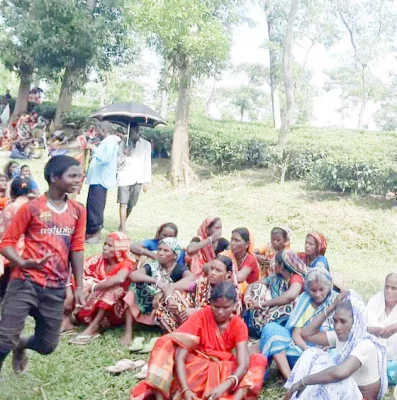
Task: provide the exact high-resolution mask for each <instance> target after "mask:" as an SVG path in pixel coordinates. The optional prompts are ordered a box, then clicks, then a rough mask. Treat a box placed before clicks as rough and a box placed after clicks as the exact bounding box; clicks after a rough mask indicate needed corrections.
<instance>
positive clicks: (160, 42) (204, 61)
mask: <svg viewBox="0 0 397 400" xmlns="http://www.w3.org/2000/svg"><path fill="white" fill-rule="evenodd" d="M239 5H240V4H239V0H226V1H224V0H223V1H222V0H208V1H205V2H204V1H199V0H167V1H157V0H138V1H137V2H136V3H135V4H133V5H131V15H132V17H133V18H134V24H135V26H139V27H140V29H141V30H142V31H144V32H147V33H148V36H149V43H150V44H151V45H152V46H153V47H154V48H155V49H156V50H157V52H158V53H159V54H160V55H161V56H162V58H163V59H164V60H166V61H167V62H169V64H170V65H171V66H172V67H173V68H175V71H176V75H177V81H178V101H177V108H176V116H175V129H174V135H173V141H172V149H171V175H170V178H171V182H172V183H173V185H180V184H189V181H190V179H191V176H192V170H191V166H190V155H189V134H188V125H189V109H190V100H191V99H190V96H191V88H192V84H193V80H194V79H195V78H196V77H199V76H201V75H206V76H210V75H213V74H214V73H215V72H219V71H220V69H221V68H223V67H224V65H225V61H226V59H227V57H228V54H229V49H230V34H229V28H230V26H231V25H232V24H233V23H234V22H235V21H237V20H238V18H239V15H240V14H239V12H238V11H240V10H239Z"/></svg>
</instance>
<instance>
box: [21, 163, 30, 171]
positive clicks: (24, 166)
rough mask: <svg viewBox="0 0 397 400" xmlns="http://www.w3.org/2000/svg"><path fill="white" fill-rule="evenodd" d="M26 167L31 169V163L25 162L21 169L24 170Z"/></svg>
mask: <svg viewBox="0 0 397 400" xmlns="http://www.w3.org/2000/svg"><path fill="white" fill-rule="evenodd" d="M24 168H29V169H30V167H29V165H28V164H24V165H22V167H21V171H22V170H23V169H24Z"/></svg>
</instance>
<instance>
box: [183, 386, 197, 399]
mask: <svg viewBox="0 0 397 400" xmlns="http://www.w3.org/2000/svg"><path fill="white" fill-rule="evenodd" d="M186 392H193V393H196V392H195V391H194V390H193V389H190V388H187V389H184V390H182V392H181V396H182V397H185V393H186Z"/></svg>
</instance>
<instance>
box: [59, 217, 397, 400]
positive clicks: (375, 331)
mask: <svg viewBox="0 0 397 400" xmlns="http://www.w3.org/2000/svg"><path fill="white" fill-rule="evenodd" d="M290 234H291V233H290V231H289V230H288V229H287V228H285V227H275V228H274V229H273V230H272V231H271V240H270V243H269V244H268V245H266V246H263V248H258V249H255V248H254V243H253V240H252V236H251V234H250V232H249V230H248V229H247V228H237V229H235V230H233V232H232V236H231V240H230V242H229V241H228V240H227V239H225V238H223V237H222V222H221V219H220V218H207V219H206V220H205V221H204V222H203V224H202V225H201V226H200V228H199V229H198V232H197V236H196V237H194V238H193V239H192V240H191V243H190V244H189V245H188V246H187V247H186V249H184V250H183V249H182V248H181V246H180V244H179V242H178V239H177V236H178V229H177V227H176V225H175V224H173V223H166V224H164V225H162V226H160V227H159V228H158V230H157V232H156V234H155V237H154V239H149V240H144V241H143V242H142V243H135V244H130V241H129V239H128V237H127V236H126V235H125V234H124V233H121V232H114V233H111V234H109V235H108V236H107V238H106V240H105V243H104V247H103V251H102V254H101V255H97V256H93V257H90V258H88V259H87V260H86V263H85V274H84V292H85V293H86V304H85V306H83V307H82V308H80V309H79V310H78V311H77V312H75V311H74V310H75V307H74V299H73V290H74V282H73V281H71V282H70V283H69V284H68V288H67V298H66V301H65V319H64V323H63V327H62V330H63V332H65V333H68V332H71V331H73V330H74V328H75V326H76V325H77V324H84V325H86V328H85V330H84V331H83V332H82V333H80V334H78V335H77V336H75V337H74V338H73V339H71V340H70V342H71V343H73V344H76V345H81V344H82V345H86V344H88V343H90V342H91V341H92V340H93V339H95V338H97V337H99V335H100V333H101V332H102V331H103V330H104V329H106V328H108V327H110V326H118V325H123V324H124V333H123V335H122V338H121V343H122V344H123V345H127V346H131V347H130V349H131V350H134V351H139V350H143V349H146V351H147V352H150V351H151V356H150V360H149V365H148V372H147V375H146V380H145V381H144V382H142V383H141V384H140V385H138V386H137V387H136V388H134V389H133V390H132V392H131V399H132V400H137V399H145V398H148V399H149V398H155V399H170V398H175V399H176V398H185V399H197V398H205V399H227V398H235V399H250V398H253V399H256V398H258V396H259V393H260V391H261V388H262V385H263V384H264V381H266V379H269V373H268V372H269V367H270V365H271V363H272V361H273V360H274V362H275V365H276V366H277V368H278V369H279V371H280V373H281V374H282V376H283V378H284V379H285V380H286V385H285V387H286V388H287V389H289V391H288V393H287V394H286V396H285V399H295V398H298V397H299V398H300V399H306V398H307V399H309V398H322V399H352V400H356V399H366V400H375V399H381V398H382V397H383V396H384V395H385V393H386V391H387V388H388V383H389V384H391V385H394V384H395V383H396V375H397V273H391V274H389V275H387V277H386V280H385V285H384V288H383V289H382V291H381V292H380V293H379V294H377V295H376V296H375V297H374V298H372V299H371V300H370V301H369V303H368V306H367V307H366V306H365V303H364V302H363V300H362V298H361V297H360V296H359V295H358V294H357V293H356V292H354V291H353V290H348V291H343V290H342V291H341V289H342V288H340V287H338V286H337V285H336V284H335V282H333V277H332V270H331V269H330V267H329V264H328V261H327V259H326V257H325V252H326V249H327V241H326V239H325V237H324V236H323V235H322V234H321V233H318V232H311V233H309V234H308V235H307V237H306V242H305V251H304V252H302V253H296V252H294V251H293V250H292V249H291V244H290ZM135 323H142V324H146V325H157V326H159V327H161V329H162V330H163V332H164V333H165V334H166V335H165V336H163V337H161V338H160V339H158V340H157V341H156V340H152V341H150V343H148V344H146V345H145V344H144V338H143V337H134V324H135ZM249 335H250V336H251V338H257V339H259V340H258V341H257V342H256V343H254V344H253V345H252V346H250V347H248V341H249ZM234 350H235V352H234ZM313 396H314V397H313Z"/></svg>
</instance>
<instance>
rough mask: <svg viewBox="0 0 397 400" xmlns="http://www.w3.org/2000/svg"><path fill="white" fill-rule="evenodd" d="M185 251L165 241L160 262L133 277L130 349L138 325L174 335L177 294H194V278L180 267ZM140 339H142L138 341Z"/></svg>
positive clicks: (128, 326)
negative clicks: (158, 328) (161, 329)
mask: <svg viewBox="0 0 397 400" xmlns="http://www.w3.org/2000/svg"><path fill="white" fill-rule="evenodd" d="M180 254H181V247H180V246H179V243H178V241H177V240H176V239H175V238H170V237H168V238H164V239H162V240H161V241H160V243H159V248H158V252H157V260H153V261H152V262H150V263H149V264H145V265H144V266H143V268H139V269H138V270H136V271H134V272H133V273H132V274H131V275H130V280H131V282H132V284H131V286H130V289H129V291H128V293H127V295H126V297H125V298H124V301H125V303H126V304H127V307H128V310H127V312H126V324H125V333H124V336H123V338H122V343H123V344H125V345H128V344H129V343H130V342H131V341H132V337H133V323H134V321H136V322H139V323H143V324H145V325H154V324H157V325H160V326H161V327H162V328H163V329H164V330H166V331H168V332H172V331H173V330H174V329H175V328H176V326H174V323H175V316H177V315H178V312H179V309H178V304H177V303H176V301H175V297H174V295H173V294H174V291H182V292H185V291H189V290H192V283H193V281H194V275H193V274H192V273H191V272H190V271H189V269H188V268H187V267H186V266H185V265H184V264H178V263H177V260H178V259H179V257H180ZM137 339H138V338H137Z"/></svg>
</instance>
